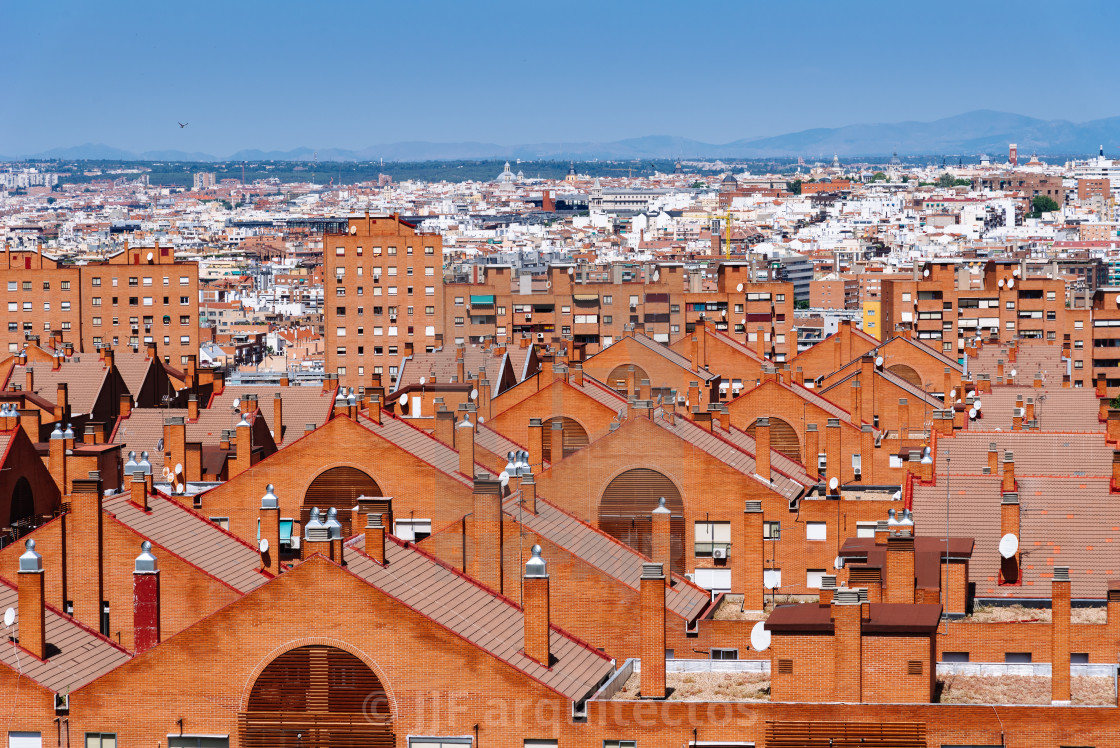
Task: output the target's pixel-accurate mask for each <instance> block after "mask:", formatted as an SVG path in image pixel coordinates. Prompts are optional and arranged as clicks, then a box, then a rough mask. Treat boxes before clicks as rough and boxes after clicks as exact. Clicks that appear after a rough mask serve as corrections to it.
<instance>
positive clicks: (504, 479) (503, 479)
mask: <svg viewBox="0 0 1120 748" xmlns="http://www.w3.org/2000/svg"><path fill="white" fill-rule="evenodd" d="M498 482H499V483H501V484H502V486H505V485H506V484H508V483H509V473H507V472H506V471H505V470H503V471H502V472H500V473H498Z"/></svg>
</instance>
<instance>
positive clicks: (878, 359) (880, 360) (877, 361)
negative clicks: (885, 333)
mask: <svg viewBox="0 0 1120 748" xmlns="http://www.w3.org/2000/svg"><path fill="white" fill-rule="evenodd" d="M875 365H876V366H878V367H879V368H882V366H883V357H882V356H878V357H876V359H875Z"/></svg>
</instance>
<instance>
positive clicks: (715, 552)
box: [712, 548, 727, 558]
mask: <svg viewBox="0 0 1120 748" xmlns="http://www.w3.org/2000/svg"><path fill="white" fill-rule="evenodd" d="M712 558H727V549H725V548H713V549H712Z"/></svg>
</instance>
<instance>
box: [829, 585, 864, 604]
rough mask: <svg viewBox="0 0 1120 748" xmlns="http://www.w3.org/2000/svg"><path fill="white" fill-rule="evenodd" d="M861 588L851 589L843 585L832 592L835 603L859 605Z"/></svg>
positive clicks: (833, 602)
mask: <svg viewBox="0 0 1120 748" xmlns="http://www.w3.org/2000/svg"><path fill="white" fill-rule="evenodd" d="M859 597H860V595H859V590H851V589H848V588H847V587H841V588H839V589H837V590H836V592H834V593H832V604H833V605H859V603H860V599H859Z"/></svg>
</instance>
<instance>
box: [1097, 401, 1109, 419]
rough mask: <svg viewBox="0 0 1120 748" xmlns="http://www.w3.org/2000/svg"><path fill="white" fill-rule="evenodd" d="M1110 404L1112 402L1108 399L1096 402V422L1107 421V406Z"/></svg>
mask: <svg viewBox="0 0 1120 748" xmlns="http://www.w3.org/2000/svg"><path fill="white" fill-rule="evenodd" d="M1111 403H1112V400H1111V399H1110V398H1107V397H1102V398H1100V400H1099V402H1098V407H1097V420H1098V421H1100V422H1101V423H1104V422H1105V421H1107V420H1108V406H1109V405H1110V404H1111Z"/></svg>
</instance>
